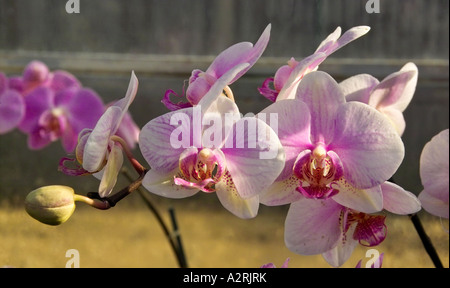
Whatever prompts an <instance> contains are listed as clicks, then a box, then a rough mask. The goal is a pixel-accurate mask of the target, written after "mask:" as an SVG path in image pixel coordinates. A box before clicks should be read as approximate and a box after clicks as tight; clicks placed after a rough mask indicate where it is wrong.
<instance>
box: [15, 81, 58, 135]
mask: <svg viewBox="0 0 450 288" xmlns="http://www.w3.org/2000/svg"><path fill="white" fill-rule="evenodd" d="M53 100H54V93H53V91H52V90H50V89H49V88H47V87H38V88H36V89H35V90H33V91H32V92H31V93H30V94H28V95H27V97H25V116H24V118H23V120H22V122H21V123H20V124H19V129H20V130H21V131H23V132H25V133H31V131H33V130H34V129H35V127H36V125H37V123H38V120H39V117H41V114H42V113H43V112H44V111H46V110H47V109H50V108H53V106H54V104H53Z"/></svg>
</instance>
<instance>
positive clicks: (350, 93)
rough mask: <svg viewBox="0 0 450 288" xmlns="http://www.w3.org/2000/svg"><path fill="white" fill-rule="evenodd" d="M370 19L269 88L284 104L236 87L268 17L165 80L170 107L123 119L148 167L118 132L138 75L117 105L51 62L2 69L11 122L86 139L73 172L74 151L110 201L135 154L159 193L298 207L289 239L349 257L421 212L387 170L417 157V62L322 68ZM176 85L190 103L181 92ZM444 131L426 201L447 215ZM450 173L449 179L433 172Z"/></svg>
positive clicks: (78, 141)
mask: <svg viewBox="0 0 450 288" xmlns="http://www.w3.org/2000/svg"><path fill="white" fill-rule="evenodd" d="M369 30H370V29H369V27H367V26H359V27H354V28H351V29H350V30H348V31H346V32H345V33H344V34H342V35H341V28H340V27H338V28H337V29H336V30H335V31H334V32H333V33H332V34H330V35H329V36H328V37H327V38H326V39H325V40H323V41H322V43H320V45H319V46H318V48H317V49H316V51H314V53H313V54H311V55H310V56H308V57H305V58H304V59H302V60H300V61H297V60H295V59H294V58H291V59H290V60H288V61H287V65H284V66H282V67H280V68H279V69H278V70H277V71H276V72H275V75H274V77H270V78H267V79H266V80H265V81H264V82H263V83H262V85H261V86H260V87H259V88H258V89H257V91H259V93H260V94H262V95H263V96H264V97H266V98H267V99H269V100H270V101H271V102H273V103H272V104H270V105H269V106H268V107H266V108H265V109H263V110H262V111H259V112H258V113H257V114H256V115H255V114H251V115H248V114H247V115H245V116H243V115H242V113H240V111H239V108H238V106H237V104H236V102H235V99H237V98H238V95H234V93H233V92H232V90H231V88H230V86H231V85H232V84H233V83H234V82H235V81H237V80H238V79H239V78H240V77H242V76H243V75H244V74H245V73H246V72H247V71H249V70H250V69H251V68H252V66H253V65H254V64H255V63H256V62H257V61H258V59H259V58H260V57H261V56H262V54H263V52H264V51H265V49H266V47H267V45H268V43H269V39H270V31H271V26H270V24H269V25H268V26H267V27H266V29H265V30H264V31H263V33H262V35H261V36H260V37H259V39H258V41H257V42H256V43H255V45H253V44H252V43H250V42H241V43H237V44H235V45H233V46H231V47H229V48H227V49H226V50H224V51H223V52H222V53H220V54H219V55H218V56H217V58H215V60H214V61H213V62H212V63H211V65H210V66H209V67H208V68H207V69H206V71H201V70H198V69H195V70H193V71H192V74H191V76H190V78H189V81H188V86H187V89H186V93H185V95H181V96H180V95H178V94H176V93H175V92H174V91H173V90H167V92H166V93H165V95H164V96H163V97H162V103H163V104H164V105H165V106H166V107H167V108H168V109H169V110H171V111H170V112H168V113H165V114H163V115H161V116H159V117H156V118H155V119H152V120H150V121H149V122H148V123H147V124H146V125H144V126H143V127H142V129H141V130H140V131H139V129H137V128H136V127H134V126H130V125H125V126H124V127H125V128H124V129H123V130H122V133H123V135H132V137H131V138H132V139H134V141H138V142H139V149H140V152H141V154H142V156H143V157H144V159H145V160H146V162H147V164H148V165H149V166H150V167H149V169H147V168H144V166H143V165H141V164H139V163H138V162H137V160H136V159H135V158H134V157H133V156H132V154H131V151H130V149H129V147H130V145H133V144H132V143H135V142H133V141H131V144H129V142H128V141H127V140H126V139H125V138H127V137H125V136H121V135H119V134H120V133H119V132H120V131H121V130H120V127H122V125H123V123H124V122H127V120H126V119H127V118H126V115H127V109H128V107H129V106H130V105H131V103H132V101H133V100H134V98H135V96H136V94H137V90H138V80H137V77H136V76H135V74H134V72H133V73H132V76H131V80H130V84H129V87H128V91H127V93H126V95H125V97H124V98H123V99H121V100H119V101H117V102H116V103H114V104H112V105H110V106H108V108H107V109H106V110H105V109H104V108H103V105H102V104H101V101H100V100H99V99H98V97H97V96H96V95H95V94H94V93H93V92H92V91H90V90H87V89H85V88H82V87H81V86H80V84H79V82H78V81H76V80H75V79H74V78H73V77H69V76H67V74H58V73H57V72H53V73H50V72H48V70H47V69H46V67H45V66H43V65H42V64H39V63H32V64H30V66H29V67H27V68H26V70H25V72H24V75H23V76H22V77H21V78H20V79H6V78H5V77H4V76H2V77H3V78H1V82H0V84H1V85H0V92H1V94H0V95H1V96H0V97H1V98H0V99H1V100H2V101H0V109H1V110H0V112H1V114H0V117H1V119H2V122H1V123H2V126H0V128H1V130H0V131H1V132H3V133H4V132H6V131H8V130H10V129H12V128H13V127H14V126H15V125H16V126H18V127H19V128H20V129H21V130H22V131H25V132H27V133H29V139H30V140H29V143H30V147H32V148H39V147H42V146H44V145H45V144H46V143H48V142H49V141H53V140H55V139H56V138H58V137H61V138H62V140H63V145H64V147H65V149H66V150H67V151H70V150H72V149H73V148H75V146H76V149H75V154H76V161H77V162H78V164H79V166H78V167H77V168H76V169H69V168H68V167H67V166H66V165H65V164H64V163H65V161H68V159H67V158H64V160H63V161H62V164H61V170H62V171H63V172H65V173H67V174H72V175H84V174H93V175H95V176H96V177H97V178H99V179H101V183H100V186H99V191H98V194H99V199H109V196H110V194H111V193H112V191H113V189H114V186H115V184H116V179H117V176H118V173H119V170H120V168H121V166H122V164H123V155H122V154H123V152H125V154H126V155H127V158H128V159H129V160H130V161H131V163H132V164H133V167H134V168H135V169H136V171H137V172H138V173H139V175H140V178H139V179H138V180H139V181H138V182H136V183H137V184H138V185H142V186H144V187H145V188H146V189H147V190H148V191H150V192H151V193H154V194H157V195H160V196H164V197H168V198H185V197H190V196H193V195H195V194H197V193H198V192H204V193H215V194H216V195H217V197H218V199H219V201H220V203H221V204H222V205H223V206H224V208H225V209H227V210H228V211H230V212H231V213H232V214H234V215H236V216H237V217H240V218H243V219H248V218H253V217H256V216H257V214H258V208H259V206H260V204H263V205H266V206H277V205H290V206H289V207H290V208H289V211H288V213H287V216H286V221H285V244H286V246H287V247H288V248H289V249H290V250H291V251H293V252H294V253H297V254H301V255H312V254H322V255H323V257H324V258H325V260H326V261H327V262H328V263H329V264H330V265H332V266H335V267H338V266H341V265H342V264H343V263H345V261H346V260H347V259H348V258H349V257H350V255H351V254H352V251H353V249H354V248H355V246H356V245H358V244H360V245H364V246H368V247H373V246H376V245H378V244H380V243H381V242H382V241H383V240H384V239H385V238H386V236H387V227H386V222H385V219H386V215H387V213H386V212H385V211H388V212H390V213H394V214H399V215H408V214H414V213H416V212H418V211H419V210H420V209H421V203H420V201H419V199H418V198H417V197H416V196H415V195H414V194H413V193H411V192H409V191H406V190H404V189H403V188H402V187H400V186H398V185H396V184H394V183H392V182H390V181H389V179H391V177H392V176H393V175H394V174H395V172H396V171H397V169H398V168H399V166H400V164H401V163H402V161H403V158H404V154H405V151H404V145H403V141H402V138H401V136H402V133H403V131H404V129H405V120H404V118H403V111H404V110H405V109H406V107H407V106H408V104H409V103H410V101H411V99H412V97H413V95H414V92H415V88H416V84H417V79H418V69H417V67H416V66H415V65H414V64H413V63H406V64H405V65H404V66H403V67H402V68H401V69H400V70H399V71H397V72H394V73H392V74H390V75H387V77H385V78H384V79H382V80H381V81H380V80H378V79H376V78H375V77H373V76H371V75H368V74H361V75H355V76H353V77H350V78H348V79H346V80H344V81H342V82H340V83H338V82H337V81H336V80H335V79H334V78H333V77H332V76H331V75H329V74H328V73H325V72H323V71H319V70H318V68H319V65H320V64H321V63H322V62H323V61H325V60H326V58H327V57H328V56H330V55H331V54H332V53H333V52H335V51H336V50H338V49H340V48H342V47H343V46H345V45H347V44H349V43H350V42H352V41H354V40H356V39H357V38H359V37H361V36H363V35H365V34H366V33H368V32H369ZM171 95H175V96H177V97H185V98H186V101H179V102H173V101H172V100H171V99H170V96H171ZM81 98H83V99H81ZM5 111H6V112H5ZM87 111H88V112H87ZM82 113H84V114H82ZM4 123H7V124H4ZM68 127H70V128H68ZM66 128H67V129H66ZM127 142H128V143H127ZM432 142H433V143H430V144H429V145H427V147H425V149H424V153H423V155H422V159H421V163H422V164H423V166H422V167H423V170H421V176H422V180H423V183H424V186H425V190H424V191H423V192H422V194H421V197H420V198H421V200H422V201H423V203H424V204H425V203H426V205H424V207H425V208H426V209H427V211H433V212H434V213H436V215H439V216H441V217H446V218H448V161H447V162H446V164H445V163H440V161H446V159H448V157H445V160H444V158H443V157H441V156H440V155H442V150H443V149H446V154H447V156H448V130H446V132H444V133H443V134H440V135H439V136H437V138H434V139H433V141H432ZM436 142H438V143H437V144H435V143H436ZM435 145H438V146H437V147H436V146H435ZM442 147H443V148H442ZM444 154H445V153H444ZM73 161H75V160H73ZM442 168H444V169H442ZM430 169H431V170H430ZM439 173H442V174H443V176H442V177H443V178H445V176H446V177H447V182H446V183H443V184H438V182H437V181H435V180H436V175H440V174H439ZM444 174H445V175H444ZM128 192H129V191H128ZM109 201H111V200H110V199H109ZM434 205H437V208H433V207H436V206H434ZM380 261H381V260H380ZM264 267H274V265H273V264H267V265H264ZM282 267H287V261H286V262H285V264H283V266H282Z"/></svg>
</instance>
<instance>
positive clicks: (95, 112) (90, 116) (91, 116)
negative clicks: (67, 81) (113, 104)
mask: <svg viewBox="0 0 450 288" xmlns="http://www.w3.org/2000/svg"><path fill="white" fill-rule="evenodd" d="M67 90H68V89H66V90H64V91H63V92H62V93H61V92H60V93H58V94H57V95H56V96H55V98H56V99H59V98H60V97H59V96H60V95H61V94H63V93H65V91H67ZM56 99H55V100H56ZM63 107H64V108H65V110H66V111H67V113H66V114H67V115H66V116H67V118H68V119H67V120H68V122H69V123H70V125H71V126H72V128H73V133H74V134H75V136H76V135H78V133H79V132H80V131H81V130H83V129H85V128H94V127H95V125H96V123H97V121H99V119H100V117H101V116H102V114H103V112H104V109H105V108H104V105H103V101H102V99H101V98H100V96H99V95H98V94H97V93H96V92H95V91H94V90H92V89H88V88H81V89H76V90H75V91H74V95H73V97H71V98H70V100H69V101H68V103H67V104H66V105H63Z"/></svg>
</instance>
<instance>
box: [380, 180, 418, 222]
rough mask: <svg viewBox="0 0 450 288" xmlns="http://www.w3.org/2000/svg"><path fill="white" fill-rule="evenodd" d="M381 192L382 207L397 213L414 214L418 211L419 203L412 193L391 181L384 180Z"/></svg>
mask: <svg viewBox="0 0 450 288" xmlns="http://www.w3.org/2000/svg"><path fill="white" fill-rule="evenodd" d="M380 186H381V192H382V193H383V208H384V209H386V210H387V211H389V212H391V213H395V214H399V215H408V214H414V213H417V212H419V211H420V209H421V204H420V201H419V199H417V197H416V195H414V194H413V193H411V192H409V191H406V190H405V189H403V188H402V187H400V186H398V185H397V184H394V183H392V182H387V181H386V182H384V183H382V184H381V185H380Z"/></svg>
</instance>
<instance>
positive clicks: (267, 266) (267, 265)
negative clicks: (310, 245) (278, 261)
mask: <svg viewBox="0 0 450 288" xmlns="http://www.w3.org/2000/svg"><path fill="white" fill-rule="evenodd" d="M288 264H289V257H288V258H287V259H286V260H285V261H284V263H283V265H281V267H280V268H288ZM260 268H277V267H276V266H275V265H274V264H273V263H267V264H264V265H262V266H261V267H260Z"/></svg>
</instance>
